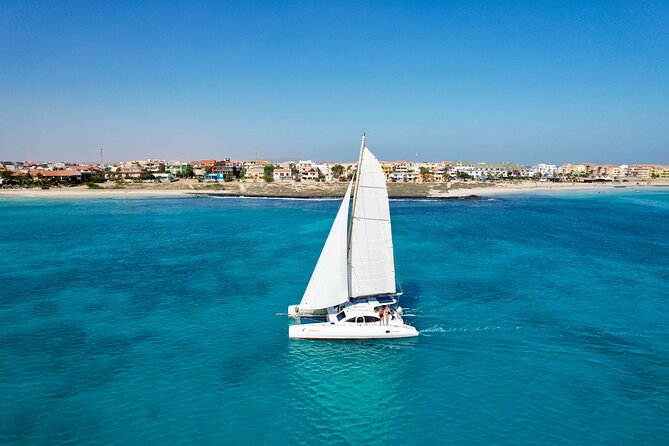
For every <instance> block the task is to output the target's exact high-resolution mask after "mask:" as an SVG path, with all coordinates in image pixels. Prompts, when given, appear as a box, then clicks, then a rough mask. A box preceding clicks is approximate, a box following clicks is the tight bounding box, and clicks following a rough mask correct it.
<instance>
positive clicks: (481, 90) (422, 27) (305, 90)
mask: <svg viewBox="0 0 669 446" xmlns="http://www.w3.org/2000/svg"><path fill="white" fill-rule="evenodd" d="M363 130H364V131H367V133H368V135H369V146H370V148H371V149H372V150H373V151H375V153H377V155H378V156H379V157H380V158H382V159H390V160H393V159H411V160H413V159H415V158H416V153H418V158H419V159H421V160H451V159H468V160H470V161H491V162H492V161H507V160H508V161H517V162H521V163H526V164H532V163H536V162H552V163H562V162H567V161H571V162H581V161H589V162H595V163H605V162H612V163H623V162H659V163H663V164H669V2H668V1H666V0H665V1H640V0H636V1H629V2H618V1H611V0H609V1H593V0H591V1H573V2H572V1H566V0H560V1H553V2H550V1H527V2H513V1H507V2H495V1H484V2H478V1H474V0H468V1H462V2H459V1H446V0H444V1H437V2H429V1H408V2H396V1H386V2H381V1H376V2H367V1H351V2H346V1H332V2H327V1H308V2H307V1H297V2H252V1H242V2H211V3H209V2H189V1H185V2H167V1H158V2H134V1H131V2H127V3H126V2H121V1H113V2H104V3H103V2H94V1H86V2H80V3H79V2H66V1H62V2H61V1H55V2H29V1H11V0H2V1H0V159H33V160H38V159H39V160H80V161H85V160H95V159H96V158H97V156H98V155H97V153H98V151H99V147H100V146H103V147H104V149H105V154H106V158H108V159H111V160H122V159H129V158H138V159H139V158H168V159H169V158H179V159H200V158H221V157H224V156H229V157H233V158H254V157H255V152H256V150H257V151H258V153H259V157H260V158H276V157H307V158H312V159H314V160H342V161H343V160H353V159H355V158H356V156H357V149H358V143H359V137H360V134H361V132H362V131H363Z"/></svg>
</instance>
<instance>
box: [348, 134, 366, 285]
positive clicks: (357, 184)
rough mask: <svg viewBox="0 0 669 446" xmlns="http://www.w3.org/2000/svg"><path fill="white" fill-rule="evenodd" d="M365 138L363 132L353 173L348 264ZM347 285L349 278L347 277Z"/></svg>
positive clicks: (349, 261) (349, 262)
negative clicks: (353, 183) (356, 166)
mask: <svg viewBox="0 0 669 446" xmlns="http://www.w3.org/2000/svg"><path fill="white" fill-rule="evenodd" d="M365 139H367V134H365V133H364V132H363V134H362V141H361V142H360V157H359V158H358V171H357V172H356V174H355V189H354V190H353V207H352V208H351V216H350V217H349V218H350V219H351V220H350V222H349V224H348V264H349V266H350V264H351V231H353V214H354V213H355V205H356V203H357V202H358V186H360V172H361V171H362V152H363V151H364V150H365ZM348 281H349V285H350V283H351V278H350V277H349V278H348Z"/></svg>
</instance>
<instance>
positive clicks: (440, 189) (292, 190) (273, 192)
mask: <svg viewBox="0 0 669 446" xmlns="http://www.w3.org/2000/svg"><path fill="white" fill-rule="evenodd" d="M167 186H170V185H167ZM345 187H346V184H345V183H334V184H333V183H310V184H299V183H292V184H276V183H269V184H264V183H224V184H223V185H221V186H220V188H218V187H217V188H211V187H209V188H204V187H203V188H197V187H193V186H190V187H188V186H187V185H186V187H181V188H173V187H172V188H170V187H165V188H163V187H160V186H158V187H156V186H153V185H145V186H144V187H142V186H141V185H140V186H139V187H137V186H135V185H133V186H130V187H128V188H123V189H116V188H111V187H102V188H101V189H89V188H87V187H86V186H74V187H62V188H52V189H0V199H1V198H11V197H14V198H146V197H156V198H160V197H165V198H174V197H231V198H275V199H317V200H324V199H339V198H341V197H342V196H343V195H344V192H345ZM663 187H668V188H669V181H657V182H653V183H650V184H648V183H645V184H636V183H635V184H615V185H613V184H592V183H590V184H582V183H567V184H565V183H552V184H545V183H535V182H527V183H520V184H485V183H456V184H446V183H422V184H420V183H419V184H411V183H388V196H389V198H390V199H411V200H452V199H469V200H477V199H484V198H487V197H495V196H501V195H516V194H523V193H527V194H535V193H548V194H552V193H566V192H568V193H575V192H602V191H606V190H638V189H659V188H663Z"/></svg>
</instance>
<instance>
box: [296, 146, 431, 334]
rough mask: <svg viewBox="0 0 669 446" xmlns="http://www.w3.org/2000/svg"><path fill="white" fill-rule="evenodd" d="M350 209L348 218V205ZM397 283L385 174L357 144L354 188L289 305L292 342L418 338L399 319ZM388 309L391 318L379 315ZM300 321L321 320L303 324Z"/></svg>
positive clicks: (363, 148) (374, 158) (408, 326)
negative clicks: (297, 299)
mask: <svg viewBox="0 0 669 446" xmlns="http://www.w3.org/2000/svg"><path fill="white" fill-rule="evenodd" d="M352 189H354V190H353V205H352V207H351V215H350V218H349V202H350V198H351V192H352ZM400 295H401V293H398V292H397V289H396V285H395V261H394V256H393V240H392V233H391V228H390V208H389V205H388V190H387V188H386V176H385V174H384V173H383V170H382V169H381V165H380V164H379V161H378V160H377V159H376V157H374V155H373V154H372V152H370V151H369V149H368V148H367V147H366V146H365V135H363V136H362V143H361V145H360V158H359V161H358V173H357V175H356V180H355V186H354V184H353V181H351V183H350V184H349V186H348V189H347V190H346V194H345V195H344V199H343V200H342V203H341V205H340V206H339V211H338V212H337V216H336V217H335V220H334V223H333V224H332V228H331V229H330V234H329V235H328V238H327V240H326V242H325V246H323V250H322V251H321V255H320V257H319V258H318V263H317V264H316V268H314V272H313V273H312V275H311V279H310V280H309V284H308V285H307V289H306V290H305V292H304V296H303V297H302V301H301V302H300V304H299V305H291V306H289V307H288V316H290V317H292V318H295V319H297V321H298V322H297V323H296V324H294V325H291V326H290V327H289V329H288V337H289V338H291V339H382V338H406V337H412V336H418V331H417V330H416V329H415V328H414V327H412V326H410V325H407V324H406V323H405V322H404V320H403V319H402V308H401V307H400V306H399V304H398V297H399V296H400ZM386 307H388V311H389V315H388V316H386V317H383V316H382V317H379V316H380V315H379V310H381V311H383V310H385V309H386ZM304 319H309V320H311V319H320V320H324V322H315V323H304Z"/></svg>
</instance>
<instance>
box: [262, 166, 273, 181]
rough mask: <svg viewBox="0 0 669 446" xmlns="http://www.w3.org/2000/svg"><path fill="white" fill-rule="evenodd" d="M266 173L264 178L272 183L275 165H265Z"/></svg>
mask: <svg viewBox="0 0 669 446" xmlns="http://www.w3.org/2000/svg"><path fill="white" fill-rule="evenodd" d="M264 171H265V173H264V174H263V179H264V180H265V181H267V182H268V183H271V182H272V181H274V166H273V165H271V164H268V165H266V166H265V167H264Z"/></svg>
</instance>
